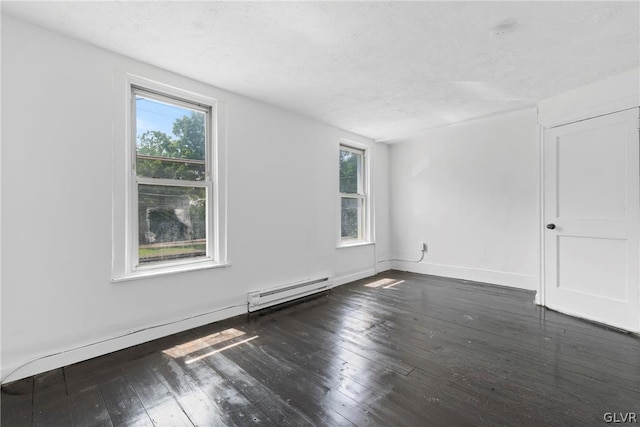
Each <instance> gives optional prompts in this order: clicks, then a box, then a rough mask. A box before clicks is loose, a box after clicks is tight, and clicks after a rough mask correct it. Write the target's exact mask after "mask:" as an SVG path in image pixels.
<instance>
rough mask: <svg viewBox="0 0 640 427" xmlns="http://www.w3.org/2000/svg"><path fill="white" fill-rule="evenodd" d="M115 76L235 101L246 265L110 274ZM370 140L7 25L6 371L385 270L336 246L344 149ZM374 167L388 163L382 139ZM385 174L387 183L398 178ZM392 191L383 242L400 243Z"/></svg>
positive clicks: (233, 248) (231, 129)
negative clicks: (319, 283)
mask: <svg viewBox="0 0 640 427" xmlns="http://www.w3.org/2000/svg"><path fill="white" fill-rule="evenodd" d="M116 70H119V71H123V72H128V73H133V74H137V75H140V76H143V77H148V78H151V79H157V80H160V81H162V82H163V83H167V84H171V85H174V86H178V87H180V86H182V85H187V86H189V87H190V88H194V87H197V88H198V90H199V91H201V92H202V94H203V95H206V96H211V97H214V98H218V99H223V100H224V101H225V102H226V105H227V114H228V126H227V129H228V141H227V143H228V236H229V238H228V254H229V259H230V261H231V263H232V266H231V267H228V268H220V269H212V270H203V271H196V272H188V273H179V274H174V275H170V276H165V277H155V278H146V279H139V280H133V281H127V282H122V283H112V282H111V263H112V241H111V226H112V168H113V167H114V165H113V162H112V149H113V145H114V131H113V129H114V120H116V118H115V117H114V110H115V108H114V105H113V104H114V100H113V98H114V96H113V93H112V91H113V90H114V89H113V80H114V73H115V72H116ZM340 138H347V139H351V140H354V141H357V142H360V143H363V144H369V145H373V144H374V143H373V142H372V141H371V140H368V139H366V138H363V137H360V136H358V135H353V134H350V133H348V132H344V131H340V130H338V129H335V128H332V127H330V126H327V125H324V124H321V123H319V122H316V121H313V120H310V119H307V118H304V117H301V116H299V115H295V114H293V113H289V112H286V111H283V110H280V109H277V108H274V107H271V106H268V105H266V104H262V103H259V102H256V101H253V100H250V99H247V98H244V97H241V96H237V95H234V94H232V93H229V92H225V91H223V90H219V89H216V88H213V87H210V86H207V85H204V84H200V83H198V82H194V81H191V80H188V79H186V78H183V77H180V76H177V75H173V74H170V73H167V72H164V71H162V70H159V69H157V68H154V67H151V66H149V65H146V64H143V63H140V62H137V61H135V60H133V59H130V58H126V57H123V56H119V55H116V54H114V53H111V52H108V51H105V50H102V49H99V48H96V47H93V46H91V45H88V44H85V43H81V42H78V41H74V40H72V39H69V38H66V37H62V36H60V35H58V34H55V33H53V32H49V31H46V30H43V29H40V28H38V27H35V26H32V25H30V24H26V23H24V22H22V21H19V20H16V19H13V18H9V17H6V16H3V18H2V247H3V251H2V267H3V268H2V313H1V321H2V371H3V375H6V373H7V372H9V371H11V370H12V369H13V368H15V367H17V366H19V365H21V364H23V363H24V362H26V361H28V360H29V359H32V358H37V357H39V356H42V355H47V354H51V353H56V352H63V351H66V350H69V349H72V348H74V347H77V346H83V345H87V344H91V343H95V342H97V341H100V340H104V339H108V338H111V337H114V336H118V335H121V334H124V333H128V332H131V331H138V330H140V329H143V328H147V327H149V326H153V325H157V324H162V323H166V322H171V321H174V320H180V319H185V318H188V317H191V316H195V315H198V314H201V313H208V312H211V311H214V310H221V311H219V312H217V313H211V314H208V315H206V316H203V317H198V318H193V319H189V320H186V321H184V322H182V323H179V324H177V325H173V326H166V327H162V328H159V329H152V330H147V331H145V332H141V333H134V334H133V335H130V336H128V337H127V338H124V339H116V340H114V341H109V342H106V343H103V344H100V345H95V346H89V347H88V348H85V349H83V350H81V351H72V352H70V353H64V354H58V355H56V356H54V357H51V358H48V359H45V360H42V361H39V362H35V363H32V364H30V365H28V366H26V367H24V368H23V369H20V370H19V371H17V372H16V373H15V374H13V375H12V376H11V377H9V378H8V379H7V380H13V379H17V378H20V377H24V376H27V375H30V374H33V373H35V372H39V371H44V370H47V369H52V368H55V367H58V366H62V365H64V364H68V363H72V362H75V361H78V360H81V359H83V358H88V357H92V356H96V355H98V354H101V353H105V352H108V351H113V350H116V349H118V348H121V347H124V346H127V345H132V344H136V343H138V342H141V341H143V340H148V339H151V338H155V337H158V336H162V335H166V334H168V333H172V332H176V331H178V330H181V329H186V328H188V327H192V326H194V325H197V324H202V323H207V322H209V321H213V320H216V319H219V318H222V317H228V316H231V315H235V314H239V313H244V312H246V294H247V292H248V291H250V290H255V289H261V288H266V287H270V286H275V285H282V284H286V283H290V282H297V281H300V280H305V279H307V278H316V277H322V276H325V275H328V276H331V277H332V278H333V279H334V280H335V281H336V283H342V282H344V281H346V280H348V279H354V278H359V277H364V276H366V275H370V274H373V272H374V269H375V265H376V260H375V259H374V252H375V247H374V246H373V245H369V246H362V247H353V248H344V249H337V248H336V240H335V236H336V229H337V221H338V218H337V216H336V208H337V207H336V203H337V200H338V199H337V194H336V191H337V189H338V144H339V140H340ZM376 147H377V149H376V150H375V152H376V159H375V164H377V165H385V164H386V163H387V157H386V156H387V149H386V147H385V146H384V145H382V144H376ZM385 174H386V170H385V169H384V168H381V175H376V180H377V181H380V180H382V181H385V180H386V178H385ZM386 191H387V187H386V186H385V185H379V186H378V200H379V201H380V202H381V203H379V204H378V205H377V206H378V211H377V217H379V218H382V221H381V223H380V226H379V227H378V230H377V235H378V247H379V249H378V251H379V252H380V253H382V254H385V253H387V252H388V245H389V242H388V238H389V230H388V229H385V228H386V227H387V224H388V222H387V221H386V220H385V217H388V214H387V213H386V212H385V210H386V209H387V204H386V203H385V200H387V198H388V195H386V194H385V192H386Z"/></svg>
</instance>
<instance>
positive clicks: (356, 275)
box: [330, 268, 376, 288]
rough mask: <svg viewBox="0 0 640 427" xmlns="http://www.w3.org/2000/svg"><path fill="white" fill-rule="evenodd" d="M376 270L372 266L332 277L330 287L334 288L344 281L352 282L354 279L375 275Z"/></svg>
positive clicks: (344, 282)
mask: <svg viewBox="0 0 640 427" xmlns="http://www.w3.org/2000/svg"><path fill="white" fill-rule="evenodd" d="M375 274H376V272H375V270H374V269H373V268H368V269H366V270H361V271H358V272H355V273H350V274H345V275H343V276H338V277H334V278H333V279H331V285H330V288H335V287H337V286H340V285H344V284H346V283H350V282H354V281H356V280H360V279H365V278H367V277H371V276H375Z"/></svg>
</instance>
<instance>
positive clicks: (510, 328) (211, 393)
mask: <svg viewBox="0 0 640 427" xmlns="http://www.w3.org/2000/svg"><path fill="white" fill-rule="evenodd" d="M381 279H390V280H387V281H383V282H378V283H375V282H376V281H379V280H381ZM367 285H369V286H367ZM374 285H375V287H374ZM533 298H534V294H533V293H532V292H528V291H522V290H515V289H508V288H503V287H498V286H492V285H486V284H480V283H467V282H464V281H460V280H454V279H445V278H440V277H434V276H425V275H418V274H412V273H404V272H399V271H387V272H384V273H381V274H380V275H378V276H376V277H373V278H369V279H364V280H360V281H357V282H353V283H351V284H348V285H344V286H341V287H339V288H336V289H334V290H331V291H329V292H326V293H324V294H321V295H319V296H315V297H311V298H307V299H305V300H302V301H298V302H295V303H290V304H287V305H286V306H283V307H278V308H276V309H271V310H266V311H263V312H258V313H254V314H251V315H243V316H238V317H235V318H232V319H228V320H225V321H223V322H218V323H213V324H210V325H206V326H202V327H200V328H196V329H192V330H189V331H185V332H182V333H179V334H176V335H172V336H170V337H166V338H162V339H159V340H156V341H152V342H150V343H145V344H142V345H139V346H136V347H131V348H128V349H125V350H122V351H118V352H115V353H111V354H109V355H105V356H102V357H99V358H95V359H92V360H88V361H86V362H82V363H78V364H75V365H71V366H67V367H65V368H61V369H57V370H54V371H50V372H47V373H44V374H40V375H36V376H35V377H31V378H27V379H24V380H20V381H16V382H13V383H10V384H6V385H4V386H3V387H2V394H1V404H2V406H1V412H2V417H1V421H2V426H56V427H60V426H154V425H155V426H194V425H198V426H234V425H235V426H247V425H261V426H262V425H266V426H429V425H434V426H445V425H446V426H475V425H508V426H516V425H532V426H542V425H545V426H551V425H575V426H585V425H599V424H605V420H604V415H605V413H618V414H620V413H622V415H625V414H627V413H633V414H636V417H637V419H638V422H640V339H639V338H638V337H635V336H632V335H629V334H624V333H621V332H619V331H615V330H611V329H607V328H605V327H602V326H599V325H594V324H592V323H589V322H585V321H581V320H578V319H574V318H571V317H568V316H564V315H562V314H559V313H555V312H552V311H547V310H544V309H542V308H540V307H536V306H534V305H533ZM619 417H620V416H619Z"/></svg>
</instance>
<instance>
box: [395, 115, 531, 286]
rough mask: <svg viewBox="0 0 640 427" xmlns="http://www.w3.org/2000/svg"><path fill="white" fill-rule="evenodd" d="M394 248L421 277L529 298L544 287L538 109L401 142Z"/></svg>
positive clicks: (404, 264) (397, 265) (399, 265)
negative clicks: (519, 292)
mask: <svg viewBox="0 0 640 427" xmlns="http://www.w3.org/2000/svg"><path fill="white" fill-rule="evenodd" d="M396 142H397V144H395V145H392V146H391V148H390V166H389V168H390V176H391V188H392V191H391V236H392V240H391V248H392V256H393V258H397V259H404V260H417V259H419V258H420V244H421V243H422V242H425V243H427V245H428V252H427V253H426V254H425V257H424V260H423V261H422V262H420V263H411V262H401V261H394V262H393V264H392V265H393V267H394V268H397V269H400V270H408V271H413V272H417V273H426V274H435V275H439V276H448V277H456V278H462V279H468V280H475V281H483V282H489V283H496V284H501V285H508V286H514V287H520V288H526V289H537V286H538V283H539V269H540V262H539V246H540V244H539V194H540V193H539V138H538V128H537V118H536V110H535V109H530V110H526V111H520V112H515V113H510V114H504V115H500V116H496V117H492V118H487V119H481V120H477V121H473V122H469V123H465V124H460V125H457V126H451V127H447V128H442V129H438V130H434V131H431V132H427V133H424V134H421V135H417V136H414V137H410V138H405V139H402V140H399V141H396Z"/></svg>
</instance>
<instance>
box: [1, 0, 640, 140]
mask: <svg viewBox="0 0 640 427" xmlns="http://www.w3.org/2000/svg"><path fill="white" fill-rule="evenodd" d="M639 5H640V3H638V2H636V1H632V2H610V1H604V2H567V3H564V2H451V1H449V2H371V3H369V2H300V3H298V2H255V3H249V2H190V1H181V2H77V1H76V2H7V1H4V2H2V8H3V13H6V14H9V15H12V16H15V17H18V18H20V19H24V20H26V21H29V22H32V23H35V24H37V25H40V26H43V27H45V28H49V29H52V30H54V31H58V32H60V33H63V34H65V35H68V36H70V37H73V38H77V39H81V40H84V41H87V42H89V43H92V44H94V45H97V46H100V47H103V48H105V49H109V50H112V51H114V52H118V53H121V54H124V55H127V56H130V57H133V58H137V59H139V60H141V61H144V62H147V63H150V64H153V65H156V66H158V67H162V68H164V69H167V70H171V71H174V72H176V73H179V74H182V75H185V76H188V77H191V78H194V79H197V80H200V81H202V82H205V83H209V84H211V85H214V86H217V87H220V88H224V89H227V90H231V91H234V92H237V93H240V94H243V95H247V96H249V97H252V98H255V99H259V100H262V101H264V102H267V103H270V104H274V105H277V106H280V107H283V108H285V109H288V110H292V111H296V112H298V113H300V114H303V115H306V116H310V117H313V118H315V119H318V120H320V121H323V122H325V123H329V124H331V125H334V126H337V127H339V128H343V129H346V130H349V131H352V132H355V133H358V134H361V135H364V136H368V137H371V138H374V139H377V140H388V139H390V138H393V137H397V136H402V135H407V134H410V133H413V132H417V131H421V130H425V129H429V128H433V127H438V126H442V125H446V124H449V123H455V122H460V121H465V120H469V119H472V118H476V117H483V116H488V115H491V114H495V113H499V112H504V111H510V110H515V109H521V108H525V107H527V106H532V105H534V104H535V103H536V101H538V100H540V99H543V98H545V97H549V96H552V95H555V94H558V93H561V92H563V91H566V90H570V89H573V88H575V87H578V86H581V85H583V84H587V83H590V82H592V81H596V80H599V79H602V78H606V77H608V76H611V75H613V74H616V73H620V72H623V71H627V70H629V69H632V68H636V67H638V66H639V57H640V41H639V39H640V10H639Z"/></svg>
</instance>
